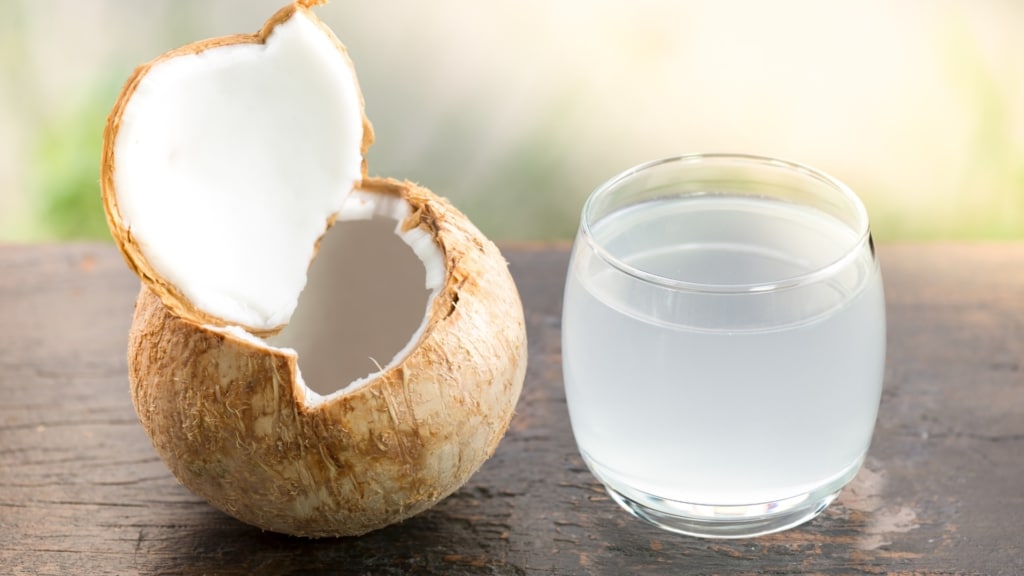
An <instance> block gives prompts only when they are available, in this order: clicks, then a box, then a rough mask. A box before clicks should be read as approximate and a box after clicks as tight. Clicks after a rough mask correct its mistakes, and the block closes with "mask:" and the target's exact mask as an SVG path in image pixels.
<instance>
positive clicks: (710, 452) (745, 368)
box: [562, 155, 885, 538]
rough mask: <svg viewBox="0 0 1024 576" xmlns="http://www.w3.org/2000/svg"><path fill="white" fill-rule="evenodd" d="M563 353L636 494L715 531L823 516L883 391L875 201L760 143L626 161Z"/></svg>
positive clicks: (864, 443) (589, 215) (610, 468)
mask: <svg viewBox="0 0 1024 576" xmlns="http://www.w3.org/2000/svg"><path fill="white" fill-rule="evenodd" d="M562 353H563V370H564V376H565V391H566V398H567V400H568V405H569V415H570V418H571V421H572V428H573V433H574V434H575V437H576V442H577V445H578V446H579V450H580V453H581V455H582V456H583V459H584V461H585V462H586V464H587V466H588V467H589V468H590V470H591V471H592V472H593V474H594V476H596V477H597V478H598V479H599V480H600V481H601V482H602V483H603V484H604V486H605V487H606V489H607V490H608V493H609V494H610V495H611V496H612V497H613V498H614V499H615V501H616V502H618V503H619V504H620V505H621V506H622V507H623V508H625V509H626V510H628V511H629V512H631V513H632V514H634V515H636V516H638V517H640V518H642V519H644V520H646V521H648V522H651V523H652V524H655V525H657V526H660V527H662V528H665V529H667V530H671V531H674V532H680V533H684V534H690V535H695V536H703V537H718V538H740V537H748V536H756V535H761V534H768V533H771V532H777V531H780V530H785V529H787V528H791V527H793V526H796V525H798V524H801V523H803V522H806V521H807V520H810V519H811V518H814V517H815V516H817V515H818V514H819V513H821V511H822V510H824V509H825V507H826V506H828V504H829V503H830V502H832V500H833V499H834V498H835V497H836V495H837V494H838V492H839V490H840V489H841V488H842V487H843V486H844V485H845V484H846V483H847V482H849V481H850V480H851V479H852V478H853V477H854V475H855V474H856V473H857V471H858V469H859V468H860V466H861V463H862V462H863V460H864V455H865V453H866V451H867V449H868V445H869V444H870V442H871V435H872V431H873V430H874V425H875V418H876V416H877V412H878V404H879V399H880V397H881V391H882V375H883V369H884V364H885V302H884V295H883V289H882V279H881V274H880V272H879V267H878V263H877V261H876V258H875V253H874V245H873V243H872V240H871V232H870V228H869V225H868V217H867V212H866V210H865V209H864V205H863V204H862V203H861V201H860V200H859V199H858V198H857V196H856V195H855V194H854V193H853V192H852V191H851V190H850V189H849V188H847V187H846V186H845V185H843V184H842V183H840V182H838V181H837V180H835V179H833V178H831V177H829V176H826V175H824V174H822V173H820V172H817V171H815V170H812V169H810V168H807V167H805V166H801V165H798V164H793V163H789V162H783V161H780V160H774V159H770V158H761V157H755V156H739V155H694V156H682V157H677V158H670V159H666V160H659V161H656V162H651V163H648V164H644V165H642V166H638V167H636V168H633V169H632V170H629V171H627V172H625V173H623V174H620V175H619V176H616V177H615V178H613V179H611V180H610V181H608V182H607V183H605V184H604V185H602V186H601V187H599V188H598V189H597V190H596V191H594V193H593V194H591V196H590V198H589V199H588V200H587V202H586V205H585V206H584V208H583V215H582V220H581V223H580V228H579V233H578V235H577V237H576V241H575V243H574V246H573V254H572V260H571V264H570V266H569V273H568V278H567V282H566V291H565V301H564V312H563V321H562Z"/></svg>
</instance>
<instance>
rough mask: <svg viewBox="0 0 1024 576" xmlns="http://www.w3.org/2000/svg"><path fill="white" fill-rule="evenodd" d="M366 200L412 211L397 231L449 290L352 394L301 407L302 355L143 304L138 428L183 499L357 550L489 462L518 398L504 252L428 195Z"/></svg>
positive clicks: (520, 348) (520, 354)
mask: <svg viewBox="0 0 1024 576" xmlns="http://www.w3.org/2000/svg"><path fill="white" fill-rule="evenodd" d="M363 188H364V189H366V190H368V191H373V192H376V193H380V194H393V195H400V196H402V197H403V198H405V199H406V200H407V201H408V202H409V203H410V205H411V207H412V213H411V215H410V216H409V218H408V219H407V220H406V221H405V222H404V223H403V227H404V228H405V229H409V228H411V227H420V228H422V229H424V230H426V231H428V232H429V233H431V235H432V236H433V237H434V238H435V239H436V242H437V245H438V246H439V248H440V249H441V252H442V254H443V258H444V263H445V278H444V284H443V288H442V289H441V290H440V292H439V293H438V294H437V295H436V296H435V297H434V299H433V300H432V305H431V309H430V310H429V312H428V314H429V317H428V319H427V328H426V329H425V330H424V332H423V333H422V334H421V336H420V340H419V342H418V343H417V344H416V345H415V346H414V347H413V348H412V350H411V352H410V353H409V355H408V356H407V357H406V358H405V359H404V360H402V361H400V362H399V363H398V364H397V365H395V366H394V367H392V368H390V369H386V370H385V371H384V372H382V373H379V374H378V375H377V376H375V377H373V378H372V380H371V381H369V382H367V383H365V384H364V385H362V386H361V387H359V388H357V389H355V390H353V391H351V392H346V393H343V394H341V395H337V396H332V397H328V398H327V399H326V400H325V401H323V402H322V403H317V404H307V403H306V394H307V390H306V388H305V387H304V386H303V385H302V384H301V383H300V382H299V378H298V371H297V364H296V362H297V359H296V357H295V355H294V354H291V353H288V352H284V351H281V350H277V349H272V348H268V347H265V346H262V345H260V344H259V343H258V342H254V341H251V340H247V339H244V338H240V337H238V336H235V335H233V334H231V333H227V332H224V331H221V330H214V329H211V328H209V327H204V326H203V325H200V324H197V323H196V322H194V321H192V320H190V319H187V318H182V317H180V316H179V315H177V314H176V313H175V311H174V310H172V309H171V308H169V307H168V306H166V305H165V304H164V303H163V301H162V300H161V298H159V297H158V296H157V295H156V293H155V292H154V291H153V290H152V289H151V288H150V287H149V286H148V285H146V284H145V283H144V284H143V287H142V291H141V293H140V294H139V298H138V302H137V307H136V312H135V317H134V320H133V322H132V327H131V333H130V339H129V354H128V360H129V374H130V380H131V391H132V400H133V402H134V404H135V409H136V412H137V413H138V416H139V419H140V421H141V422H142V425H143V426H144V428H145V430H146V432H147V433H148V434H149V436H150V438H151V439H152V441H153V445H154V446H155V447H156V450H157V452H158V453H159V454H160V456H161V458H162V459H163V460H164V461H165V462H166V464H167V465H168V467H169V468H170V469H171V471H172V472H173V473H174V475H175V476H176V477H177V478H178V480H179V481H181V483H182V484H184V485H185V486H187V487H188V488H189V489H190V490H192V491H193V492H194V493H196V494H198V495H199V496H202V497H203V498H205V499H206V500H208V501H209V502H210V503H211V504H212V505H214V506H216V507H217V508H219V509H221V510H223V511H224V512H227V513H228V514H230V515H232V516H234V517H236V518H238V519H239V520H242V521H243V522H247V523H249V524H253V525H255V526H258V527H260V528H263V529H266V530H273V531H276V532H284V533H287V534H293V535H301V536H314V537H319V536H346V535H358V534H363V533H365V532H369V531H371V530H374V529H377V528H381V527H383V526H386V525H388V524H391V523H394V522H397V521H400V520H402V519H404V518H408V517H410V516H412V515H414V514H416V513H418V512H421V511H423V510H425V509H427V508H428V507H430V506H432V505H433V504H435V503H436V502H438V501H439V500H440V499H442V498H444V497H445V496H447V495H448V494H450V493H451V492H453V491H454V490H456V489H457V488H458V487H459V486H461V485H462V484H463V483H465V482H466V480H467V479H468V478H469V477H470V475H471V474H473V473H474V472H475V471H476V470H477V469H478V468H479V467H480V465H481V464H482V463H483V462H484V461H485V460H486V459H487V458H488V457H490V456H491V454H492V453H493V452H494V449H495V447H496V446H497V444H498V441H499V440H500V438H501V437H502V435H503V434H504V432H505V430H506V427H507V426H508V423H509V420H510V419H511V417H512V413H513V409H514V407H515V404H516V401H517V399H518V397H519V393H520V390H521V387H522V382H523V379H524V376H525V370H526V357H527V354H526V331H525V323H524V319H523V310H522V305H521V303H520V301H519V296H518V293H517V291H516V288H515V285H514V283H513V281H512V277H511V275H510V274H509V272H508V269H507V265H506V263H505V260H504V259H503V258H502V256H501V254H500V253H499V252H498V249H497V248H496V247H495V246H494V244H492V243H491V242H490V241H488V240H487V239H486V238H484V236H483V235H482V234H481V233H480V232H479V231H478V230H477V229H476V228H475V227H474V226H473V225H472V224H471V223H470V222H469V221H468V219H467V218H466V217H465V216H464V215H463V214H462V213H460V212H459V211H458V210H456V209H455V208H453V207H452V206H451V205H450V204H449V203H448V202H447V201H445V200H443V199H441V198H439V197H437V196H435V195H434V194H432V193H431V192H430V191H428V190H426V189H424V188H420V187H417V186H415V185H412V184H409V183H399V182H396V181H393V180H380V179H370V180H366V181H365V182H364V185H363ZM345 384H346V383H344V382H339V383H338V388H339V389H340V388H341V387H343V386H344V385H345Z"/></svg>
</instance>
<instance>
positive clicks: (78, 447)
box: [0, 244, 1024, 575]
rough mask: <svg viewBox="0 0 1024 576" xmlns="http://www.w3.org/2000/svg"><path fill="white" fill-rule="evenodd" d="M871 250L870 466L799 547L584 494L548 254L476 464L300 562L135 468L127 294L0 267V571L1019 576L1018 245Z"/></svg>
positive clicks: (28, 266)
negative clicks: (669, 527) (675, 521)
mask: <svg viewBox="0 0 1024 576" xmlns="http://www.w3.org/2000/svg"><path fill="white" fill-rule="evenodd" d="M879 252H880V256H881V258H882V262H883V268H884V274H885V279H886V284H887V292H888V311H889V358H888V367H887V371H886V385H885V394H884V397H883V400H882V407H881V413H880V416H879V421H878V427H877V431H876V434H875V440H874V444H873V446H872V449H871V452H870V456H869V458H868V461H867V464H866V467H865V468H864V469H863V470H862V471H861V473H860V475H859V476H858V477H857V478H856V480H855V481H854V482H853V483H852V484H851V486H849V487H848V488H847V489H846V490H844V492H843V494H842V495H841V496H840V498H839V500H838V501H837V502H836V503H835V504H833V505H832V506H831V507H830V508H829V509H828V510H827V511H826V512H825V513H824V514H823V515H822V516H821V517H819V518H818V519H817V520H815V521H814V522H812V523H810V524H809V525H806V526H804V527H801V528H798V529H796V530H792V531H790V532H785V533H782V534H778V535H773V536H768V537H763V538H758V539H751V540H734V541H708V540H699V539H695V538H688V537H683V536H676V535H672V534H669V533H665V532H661V531H658V530H656V529H653V528H651V527H648V526H646V525H645V524H643V523H641V522H639V521H637V520H634V519H632V518H631V517H629V516H628V515H627V514H626V513H624V512H622V511H621V510H620V509H619V508H618V507H617V506H616V505H615V504H614V503H612V502H611V501H610V500H609V499H608V498H607V496H605V494H604V493H603V492H602V490H601V488H600V487H599V486H598V484H597V483H596V482H595V481H594V479H593V478H592V477H591V476H590V474H589V473H588V472H587V470H586V468H585V467H584V466H583V464H582V462H581V461H580V458H579V456H578V455H577V453H576V449H575V445H574V443H573V438H572V434H571V432H570V429H569V422H568V417H567V413H566V408H565V398H564V395H563V392H562V382H561V371H560V364H559V363H560V352H559V314H560V306H561V304H560V302H561V296H562V283H563V277H564V273H565V267H566V262H567V250H566V247H564V246H559V247H526V248H507V249H506V255H507V257H508V258H509V260H510V261H511V266H512V270H513V273H514V274H515V276H516V279H517V281H518V284H519V288H520V291H521V293H522V296H523V300H524V305H525V308H526V312H527V320H528V327H529V337H530V368H529V373H528V375H527V380H526V384H525V386H524V393H523V397H522V400H521V402H520V405H519V409H518V412H517V415H516V417H515V419H514V421H513V423H512V426H511V429H510V431H509V433H508V435H507V436H506V438H505V440H504V441H503V442H502V444H501V446H500V448H499V449H498V451H497V453H496V454H495V456H494V458H493V459H492V460H490V461H489V462H488V463H487V464H486V465H485V466H484V467H483V469H481V471H480V472H479V473H478V474H477V475H476V476H474V477H473V479H472V480H471V481H470V482H469V484H468V485H466V486H465V487H464V488H463V489H461V490H460V491H458V492H457V493H456V494H455V495H453V496H452V497H450V498H448V499H447V500H445V501H443V502H442V503H441V504H439V505H438V506H437V507H435V508H434V509H432V510H430V511H428V512H426V513H424V514H422V515H420V516H418V517H416V518H413V519H411V520H409V521H406V522H405V523H403V524H400V525H397V526H392V527H390V528H386V529H384V530H381V531H378V532H375V533H372V534H370V535H368V536H365V537H362V538H358V539H327V540H304V539H297V538H290V537H285V536H280V535H276V534H270V533H263V532H260V531H259V530H257V529H254V528H251V527H249V526H246V525H243V524H241V523H239V522H236V521H235V520H233V519H231V518H229V517H227V516H225V515H223V514H221V513H220V512H218V511H216V510H214V509H212V508H210V507H209V506H208V505H206V504H205V503H204V502H203V501H201V500H199V499H198V498H196V497H195V496H192V495H191V494H190V493H189V492H187V491H186V490H185V489H184V488H182V487H181V486H179V485H178V484H177V483H176V482H175V481H174V479H173V478H172V477H171V476H170V474H169V473H168V471H167V469H166V468H165V467H164V465H163V463H162V462H161V461H160V460H159V459H158V458H157V457H156V455H155V453H154V452H153V450H152V448H151V447H150V444H149V441H148V439H147V438H146V436H145V435H144V433H143V431H142V429H141V427H140V426H139V425H138V423H137V421H136V419H135V414H134V412H133V411H132V406H131V403H130V399H129V396H128V383H127V376H126V365H125V352H124V351H125V344H126V338H127V330H128V324H129V319H130V315H131V312H132V303H133V300H134V298H135V295H136V290H137V287H138V284H137V281H136V279H135V277H134V276H132V275H131V274H130V273H129V272H128V270H127V268H126V267H125V265H124V264H123V262H122V261H121V258H120V256H119V255H118V254H117V253H116V252H115V250H114V248H113V247H111V246H107V245H71V246H34V247H11V246H8V247H0V573H3V574H89V575H91V574H197V575H198V574H248V575H260V574H267V575H270V574H384V575H399V574H501V575H504V574H508V575H520V574H609V575H625V574H710V573H758V574H766V573H771V574H781V573H826V574H851V573H855V574H861V573H867V574H886V573H888V574H894V573H915V574H916V573H928V574H975V573H977V574H1024V370H1022V366H1024V244H1007V245H1001V244H979V245H970V244H924V245H914V244H909V245H883V246H882V247H881V248H880V250H879ZM836 409H837V410H841V409H842V407H841V406H837V407H836Z"/></svg>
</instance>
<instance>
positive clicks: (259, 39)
mask: <svg viewBox="0 0 1024 576" xmlns="http://www.w3.org/2000/svg"><path fill="white" fill-rule="evenodd" d="M324 1H325V0H305V1H299V2H295V3H293V4H290V5H288V6H285V7H284V8H282V9H281V10H278V11H277V13H276V14H274V15H273V16H271V17H270V19H269V20H267V22H266V23H265V24H264V25H263V28H262V29H261V30H260V31H259V32H257V33H255V34H235V35H231V36H223V37H219V38H210V39H207V40H202V41H200V42H194V43H192V44H187V45H185V46H182V47H180V48H177V49H174V50H171V51H170V52H167V53H165V54H163V55H161V56H159V57H157V58H156V59H154V60H152V61H150V62H149V63H147V64H143V65H142V66H139V67H138V68H136V69H135V71H134V73H133V74H132V75H131V77H130V78H129V79H128V81H127V82H126V83H125V85H124V88H122V90H121V94H120V95H119V96H118V98H117V101H116V102H115V103H114V107H113V109H112V110H111V112H110V115H109V116H108V117H107V124H106V128H105V129H104V131H103V153H102V163H101V166H100V185H101V188H102V193H103V207H104V211H105V213H106V217H107V225H108V227H109V228H110V232H111V235H112V236H113V237H114V241H115V242H116V243H117V246H118V248H119V249H120V250H121V253H122V254H123V255H124V257H125V260H126V262H127V263H128V266H129V267H130V268H131V269H132V270H133V271H134V272H135V273H136V274H137V275H138V276H139V278H141V279H142V281H143V283H145V284H147V285H148V286H149V288H150V289H151V290H152V291H153V292H154V293H155V294H156V295H157V296H159V298H160V299H161V300H162V301H163V303H164V305H166V306H167V307H168V308H170V309H171V310H173V311H174V313H175V314H176V315H178V316H181V317H183V318H190V319H192V320H195V321H196V322H200V323H205V324H216V325H224V322H223V321H222V320H221V319H220V318H218V317H216V316H213V315H211V314H209V313H207V312H206V311H204V310H201V309H199V308H198V307H196V306H195V305H194V304H193V303H192V302H191V301H189V300H188V298H186V297H185V296H184V295H183V294H182V293H181V291H180V290H178V288H177V287H175V286H174V285H173V284H172V283H171V282H169V281H167V280H166V279H165V278H164V277H163V276H162V275H161V274H160V273H158V272H157V271H156V270H155V269H154V268H153V266H152V265H151V264H150V263H149V260H148V259H147V258H146V256H145V254H144V253H143V251H142V249H141V248H140V247H139V245H138V244H137V243H136V242H135V239H134V237H133V236H132V232H131V229H130V227H128V226H126V225H125V224H124V222H123V221H122V219H121V212H120V210H119V209H118V204H117V191H116V187H115V185H114V174H115V171H116V170H117V163H116V159H115V154H114V150H115V146H114V144H115V142H116V140H117V134H118V131H119V129H120V127H121V116H122V114H123V113H124V110H125V108H126V107H127V106H128V102H129V101H130V100H131V98H132V96H133V95H134V94H135V90H136V88H138V86H139V83H140V82H141V81H142V79H143V78H144V77H145V76H146V74H147V73H149V71H150V70H151V69H152V68H153V67H154V66H157V65H159V64H161V63H164V62H166V61H167V60H170V59H173V58H178V57H180V56H189V55H193V54H198V53H200V52H204V51H206V50H210V49H213V48H219V47H223V46H231V45H236V44H263V43H264V42H266V39H267V37H268V36H270V33H271V32H273V30H274V28H276V27H277V26H278V25H279V24H282V23H284V22H287V21H288V20H289V19H290V18H291V17H292V16H293V15H294V14H295V13H296V12H301V13H303V14H304V15H305V16H307V17H308V18H309V19H310V21H312V22H313V23H314V24H316V26H317V27H318V28H319V29H320V30H321V31H322V32H323V33H324V35H325V36H326V37H327V38H329V39H330V40H331V42H332V43H333V44H334V45H335V47H336V48H337V49H338V52H339V54H340V55H341V56H342V57H343V58H344V60H345V62H346V64H348V67H349V69H350V70H352V81H353V82H354V83H355V87H356V92H357V93H358V94H359V108H360V111H361V112H362V124H363V140H362V146H361V153H362V156H363V164H362V173H363V176H364V177H365V176H366V174H367V168H366V152H367V151H368V150H369V148H370V146H371V145H372V144H373V139H374V135H373V126H372V125H371V124H370V120H369V118H367V116H366V106H365V101H364V100H363V96H362V91H361V90H360V88H359V80H358V78H357V77H356V74H355V67H354V66H353V64H352V60H351V58H349V56H348V50H347V49H346V48H345V46H344V45H343V44H342V43H341V41H340V40H338V37H337V36H335V35H334V32H332V31H331V29H330V28H329V27H328V26H327V25H326V24H324V22H323V21H322V20H320V18H319V17H317V15H316V14H315V13H314V12H313V11H312V10H310V7H311V6H314V5H317V4H323V3H324ZM332 223H333V222H328V225H330V224H332ZM282 327H283V326H276V327H274V328H271V329H269V330H258V329H254V328H252V327H246V328H247V329H249V330H250V331H251V332H253V333H254V334H257V335H259V336H269V335H272V334H275V333H277V332H279V331H280V329H281V328H282Z"/></svg>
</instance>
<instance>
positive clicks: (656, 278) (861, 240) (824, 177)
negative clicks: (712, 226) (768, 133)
mask: <svg viewBox="0 0 1024 576" xmlns="http://www.w3.org/2000/svg"><path fill="white" fill-rule="evenodd" d="M709 160H710V161H722V160H731V161H734V162H737V163H741V164H745V165H749V166H754V165H764V166H770V167H774V168H782V169H785V170H788V171H791V172H794V173H798V174H802V175H804V176H808V177H811V178H813V179H815V180H818V181H819V182H822V183H824V184H826V185H828V186H830V187H831V188H833V189H834V190H836V191H837V192H839V193H840V195H841V196H842V197H843V198H844V199H845V200H847V201H849V202H850V203H851V205H852V206H853V208H854V211H855V212H856V216H857V219H858V221H859V222H860V226H859V227H858V228H857V229H854V230H853V231H854V233H855V234H857V236H856V239H855V240H854V241H853V242H852V243H851V244H850V245H849V247H848V248H847V249H845V250H844V251H843V254H842V255H840V256H839V257H838V258H836V259H834V260H832V261H831V262H828V263H826V264H823V265H821V266H817V267H816V268H815V269H814V270H811V271H809V272H804V273H802V274H796V275H794V276H788V277H784V278H780V279H778V280H775V281H771V282H754V283H735V284H720V283H707V282H693V281H689V280H677V279H674V278H667V277H665V276H661V275H659V274H654V273H652V272H647V271H645V270H641V269H639V268H637V267H635V266H632V265H630V264H627V263H626V262H624V261H623V260H622V259H620V258H619V257H618V256H615V255H614V254H612V253H611V252H610V251H609V250H608V249H606V248H605V247H604V246H603V245H601V244H600V243H599V242H597V240H596V239H595V238H594V235H593V233H592V232H591V221H590V217H589V213H590V210H591V209H592V208H593V205H594V203H595V202H596V201H597V198H598V197H601V196H603V195H604V194H606V193H607V192H608V191H610V190H612V189H613V188H615V187H616V186H617V185H618V184H620V183H621V182H623V181H625V180H627V179H629V178H631V177H633V176H635V175H637V174H639V173H641V172H644V171H647V170H650V169H651V168H655V167H658V166H663V165H666V164H692V163H698V162H705V161H709ZM580 233H581V235H582V237H583V238H584V240H585V241H586V242H587V244H588V245H589V246H590V248H591V249H592V250H593V251H594V253H595V254H597V255H598V256H599V257H600V258H601V259H602V260H604V261H605V263H607V264H608V265H610V266H612V267H613V268H615V269H617V270H618V271H620V272H622V273H624V274H627V275H629V276H632V277H633V278H636V279H637V280H640V281H641V282H646V283H649V284H655V285H659V286H662V287H665V288H669V289H672V290H677V291H681V292H701V293H710V294H755V293H767V292H777V291H780V290H787V289H790V288H795V287H798V286H804V285H807V284H810V283H813V282H817V281H819V280H821V279H823V278H827V277H829V276H832V275H833V274H834V273H836V272H838V271H839V270H840V269H842V268H843V267H844V266H845V265H846V264H847V263H848V262H849V261H851V260H854V259H856V258H857V256H858V253H859V251H860V249H861V248H862V247H863V246H864V245H865V244H867V245H868V246H869V248H870V250H871V256H872V259H874V255H875V246H874V241H873V239H872V237H871V224H870V222H869V220H868V212H867V208H866V207H865V206H864V202H863V201H862V200H861V199H860V197H859V196H857V194H856V193H854V191H853V190H852V189H851V188H850V187H849V186H847V185H846V184H844V183H843V182H842V181H840V180H838V179H836V178H834V177H832V176H829V175H828V174H826V173H824V172H822V171H820V170H816V169H814V168H811V167H810V166H807V165H805V164H800V163H797V162H791V161H789V160H780V159H777V158H771V157H768V156H758V155H755V154H730V153H697V154H682V155H678V156H669V157H666V158H660V159H656V160H650V161H648V162H644V163H642V164H638V165H636V166H633V167H632V168H629V169H627V170H624V171H622V172H620V173H618V174H616V175H615V176H612V177H611V178H609V179H608V180H606V181H605V182H603V183H602V184H601V185H599V186H598V187H597V188H595V189H594V191H593V192H591V193H590V195H589V196H587V199H586V201H585V202H584V203H583V211H582V215H581V218H580Z"/></svg>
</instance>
